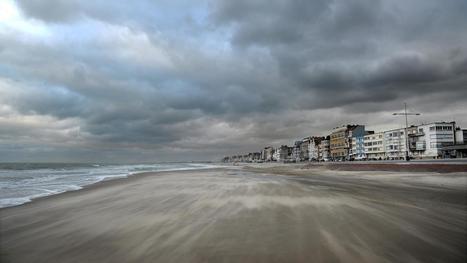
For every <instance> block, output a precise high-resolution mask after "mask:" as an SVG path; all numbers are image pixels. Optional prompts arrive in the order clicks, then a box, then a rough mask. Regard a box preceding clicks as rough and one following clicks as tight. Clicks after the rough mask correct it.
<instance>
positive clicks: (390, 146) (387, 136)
mask: <svg viewBox="0 0 467 263" xmlns="http://www.w3.org/2000/svg"><path fill="white" fill-rule="evenodd" d="M406 140H407V137H406V134H405V128H400V129H393V130H389V131H385V132H384V141H383V144H384V147H385V155H386V158H387V159H390V160H403V159H405V153H406V151H405V149H406Z"/></svg>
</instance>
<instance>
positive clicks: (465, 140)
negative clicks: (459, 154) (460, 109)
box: [455, 127, 467, 144]
mask: <svg viewBox="0 0 467 263" xmlns="http://www.w3.org/2000/svg"><path fill="white" fill-rule="evenodd" d="M455 135H456V144H467V129H461V128H460V127H457V128H456V133H455Z"/></svg>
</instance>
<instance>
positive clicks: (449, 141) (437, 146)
mask: <svg viewBox="0 0 467 263" xmlns="http://www.w3.org/2000/svg"><path fill="white" fill-rule="evenodd" d="M455 128H456V124H455V122H433V123H428V124H422V125H418V126H411V127H410V128H408V129H407V133H408V136H409V151H410V156H412V157H414V158H439V157H443V153H442V151H441V149H442V148H443V147H447V146H452V145H454V144H455V142H456V129H455Z"/></svg>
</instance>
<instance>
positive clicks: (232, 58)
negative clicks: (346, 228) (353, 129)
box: [0, 0, 467, 162]
mask: <svg viewBox="0 0 467 263" xmlns="http://www.w3.org/2000/svg"><path fill="white" fill-rule="evenodd" d="M466 13H467V2H466V1H463V0H447V1H443V2H442V3H441V2H440V1H435V0H428V1H427V0H418V1H417V0H416V1H410V2H407V1H402V0H400V1H399V0H396V1H378V0H376V1H374V0H373V1H370V0H350V1H349V0H345V1H344V0H333V1H321V0H316V1H303V0H292V1H279V0H277V1H276V0H274V1H263V0H257V1H247V0H240V1H227V0H218V1H214V0H213V1H208V0H206V1H188V0H180V1H138V3H132V4H130V3H128V2H127V1H104V0H102V1H78V0H71V1H62V0H41V1H38V0H33V1H31V0H28V1H26V0H24V1H22V0H18V1H12V0H6V1H2V2H1V3H0V161H106V162H142V161H175V160H217V159H220V158H221V157H222V156H223V155H229V154H235V153H237V152H248V151H257V150H260V149H261V147H263V146H266V145H271V144H272V145H278V144H281V143H291V142H292V141H293V140H294V139H296V138H301V137H304V136H309V135H323V134H326V133H327V132H328V131H329V130H330V129H332V128H333V127H336V126H338V125H342V124H345V123H361V124H365V125H367V126H368V127H369V128H370V129H376V130H379V129H386V128H396V127H400V126H401V125H402V123H403V121H402V120H401V119H398V118H394V117H393V116H392V115H391V113H392V112H394V111H399V110H400V109H401V108H402V105H403V102H407V103H408V105H409V109H410V110H413V111H417V112H421V113H422V115H421V116H420V117H418V118H417V119H411V120H410V121H411V122H413V123H420V122H428V121H451V120H455V121H457V122H458V124H459V125H461V126H463V127H466V126H467V119H466V118H465V114H466V113H467V34H466V33H467V32H466V29H465V28H467V16H465V14H466Z"/></svg>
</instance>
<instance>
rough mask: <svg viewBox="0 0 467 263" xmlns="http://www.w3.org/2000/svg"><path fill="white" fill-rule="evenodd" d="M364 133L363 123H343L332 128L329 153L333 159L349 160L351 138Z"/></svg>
mask: <svg viewBox="0 0 467 263" xmlns="http://www.w3.org/2000/svg"><path fill="white" fill-rule="evenodd" d="M364 135H365V126H363V125H345V126H342V127H337V128H334V129H333V130H332V132H331V135H330V147H329V148H330V153H331V159H332V160H334V161H345V160H349V158H350V156H349V153H351V138H352V137H362V136H364Z"/></svg>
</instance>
